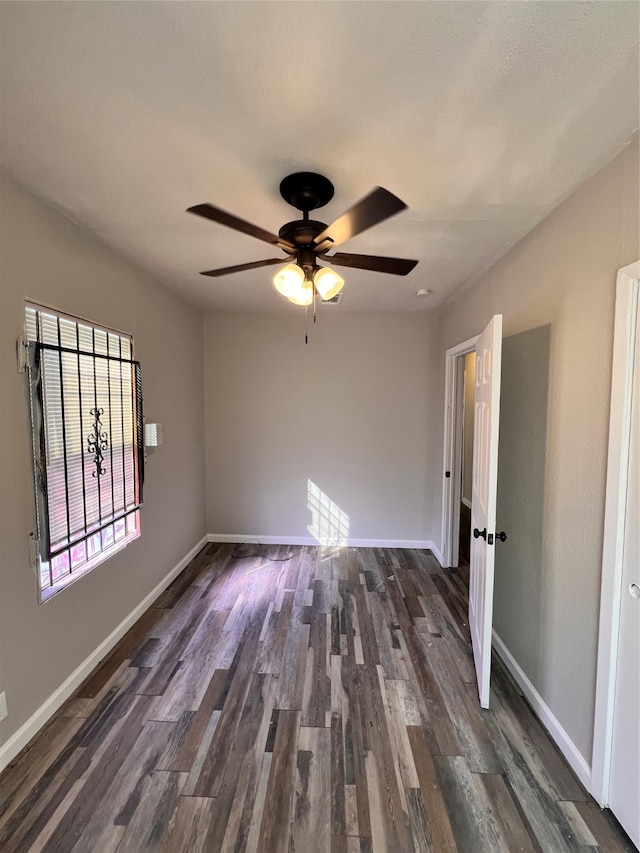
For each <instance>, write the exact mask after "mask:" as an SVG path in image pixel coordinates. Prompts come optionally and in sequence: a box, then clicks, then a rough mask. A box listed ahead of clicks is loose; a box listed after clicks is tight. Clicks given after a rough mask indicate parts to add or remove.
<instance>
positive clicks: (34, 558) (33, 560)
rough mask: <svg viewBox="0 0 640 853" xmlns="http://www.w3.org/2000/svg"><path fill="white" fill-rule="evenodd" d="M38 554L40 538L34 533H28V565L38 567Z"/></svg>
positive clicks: (33, 567)
mask: <svg viewBox="0 0 640 853" xmlns="http://www.w3.org/2000/svg"><path fill="white" fill-rule="evenodd" d="M39 556H40V540H39V539H38V537H37V536H36V534H35V533H30V534H29V566H30V567H31V568H32V569H37V568H38V558H39Z"/></svg>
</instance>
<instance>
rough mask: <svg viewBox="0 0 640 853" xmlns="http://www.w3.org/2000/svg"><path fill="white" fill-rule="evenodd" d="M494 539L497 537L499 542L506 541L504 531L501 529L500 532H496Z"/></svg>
mask: <svg viewBox="0 0 640 853" xmlns="http://www.w3.org/2000/svg"><path fill="white" fill-rule="evenodd" d="M496 539H499V540H500V541H501V542H506V541H507V534H506V533H505V532H504V530H503V531H502V533H496Z"/></svg>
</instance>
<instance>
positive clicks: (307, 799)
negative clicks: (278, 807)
mask: <svg viewBox="0 0 640 853" xmlns="http://www.w3.org/2000/svg"><path fill="white" fill-rule="evenodd" d="M309 850H313V851H314V853H330V851H331V731H330V730H329V729H326V728H317V727H315V728H301V729H300V738H299V742H298V758H297V767H296V793H295V806H294V817H293V825H292V827H291V837H290V840H289V851H290V853H294V851H296V853H298V851H299V853H307V851H309Z"/></svg>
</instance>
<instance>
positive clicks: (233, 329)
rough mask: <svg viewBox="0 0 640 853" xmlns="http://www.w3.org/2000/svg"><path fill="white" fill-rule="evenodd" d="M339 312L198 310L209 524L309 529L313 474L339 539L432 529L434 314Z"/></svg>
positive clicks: (293, 533)
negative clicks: (342, 528) (335, 513)
mask: <svg viewBox="0 0 640 853" xmlns="http://www.w3.org/2000/svg"><path fill="white" fill-rule="evenodd" d="M332 311H335V312H336V313H331V312H332ZM338 311H339V309H338ZM338 311H336V309H334V308H326V307H325V308H321V309H320V315H319V318H318V322H317V323H316V324H315V325H313V326H311V327H310V329H309V343H308V345H305V342H304V334H305V318H304V309H301V310H300V311H298V312H295V313H293V314H292V315H291V316H290V317H277V318H275V317H248V316H229V317H221V316H209V317H207V319H206V323H205V407H206V448H207V477H208V481H207V483H208V486H207V518H208V526H209V532H210V533H217V534H244V535H254V536H259V535H263V536H280V537H307V538H308V537H309V536H310V535H312V533H311V532H310V531H309V529H308V528H309V525H310V523H311V521H312V514H311V511H310V509H309V507H308V500H307V490H308V481H311V482H312V483H315V484H316V486H317V487H318V488H319V489H320V490H321V491H322V492H323V493H324V494H325V495H326V496H327V497H328V498H329V499H330V500H332V501H333V502H334V504H335V505H336V506H338V507H339V508H340V509H341V510H342V511H343V513H345V514H346V515H347V516H348V519H349V522H348V535H349V538H353V539H375V540H378V541H379V540H414V541H415V540H421V541H424V540H425V539H431V534H432V526H431V513H432V506H431V492H432V489H431V484H430V481H429V471H428V456H429V455H431V456H433V455H434V454H435V455H436V456H437V447H434V444H433V436H432V435H431V434H430V433H429V430H428V412H429V407H430V406H432V405H433V400H432V395H431V384H432V370H433V363H434V359H433V354H432V348H433V345H434V340H435V335H434V332H433V325H432V319H431V318H430V317H427V316H426V315H408V314H403V315H384V316H380V315H378V316H353V315H340V314H339V313H338Z"/></svg>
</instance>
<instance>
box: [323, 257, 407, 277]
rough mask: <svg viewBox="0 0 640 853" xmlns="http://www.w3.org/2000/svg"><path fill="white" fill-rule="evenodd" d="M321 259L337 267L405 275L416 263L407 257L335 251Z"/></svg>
mask: <svg viewBox="0 0 640 853" xmlns="http://www.w3.org/2000/svg"><path fill="white" fill-rule="evenodd" d="M323 260H325V261H329V263H330V264H336V266H339V267H355V268H356V269H360V270H371V271H372V272H386V273H391V275H407V273H410V272H411V270H412V269H413V268H414V267H415V265H416V264H417V263H418V262H417V261H410V260H408V259H407V258H385V257H381V256H380V255H351V254H346V253H345V252H336V254H335V255H324V256H323Z"/></svg>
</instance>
